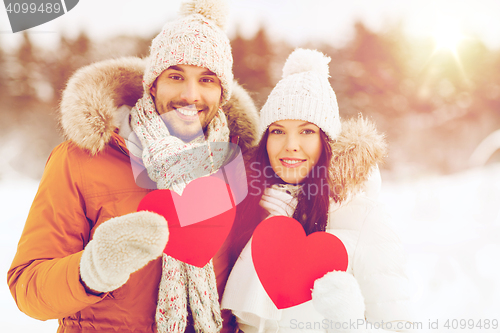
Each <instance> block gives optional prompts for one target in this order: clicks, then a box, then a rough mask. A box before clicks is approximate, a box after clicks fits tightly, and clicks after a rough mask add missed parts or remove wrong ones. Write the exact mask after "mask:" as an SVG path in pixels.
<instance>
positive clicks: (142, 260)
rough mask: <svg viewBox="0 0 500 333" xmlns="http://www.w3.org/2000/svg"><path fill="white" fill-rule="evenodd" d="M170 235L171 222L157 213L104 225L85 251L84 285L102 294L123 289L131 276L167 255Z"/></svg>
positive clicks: (130, 216) (82, 264)
mask: <svg viewBox="0 0 500 333" xmlns="http://www.w3.org/2000/svg"><path fill="white" fill-rule="evenodd" d="M168 235H169V232H168V225H167V221H166V220H165V218H164V217H163V216H161V215H158V214H156V213H151V212H146V211H141V212H135V213H131V214H127V215H123V216H118V217H114V218H112V219H110V220H108V221H106V222H104V223H103V224H102V225H100V226H99V227H98V228H97V229H96V231H95V233H94V238H93V239H92V240H91V241H90V242H89V243H88V244H87V246H86V247H85V249H84V250H83V255H82V258H81V260H80V277H81V279H82V281H83V282H84V283H85V284H86V285H87V287H89V288H90V289H92V290H94V291H98V292H108V291H112V290H115V289H117V288H119V287H121V286H122V285H124V284H125V282H127V280H128V278H129V276H130V274H132V273H133V272H135V271H137V270H139V269H140V268H142V267H144V266H145V265H146V264H147V263H148V262H149V261H151V260H153V259H156V258H158V257H159V256H160V255H161V254H162V253H163V250H164V249H165V246H166V245H167V241H168Z"/></svg>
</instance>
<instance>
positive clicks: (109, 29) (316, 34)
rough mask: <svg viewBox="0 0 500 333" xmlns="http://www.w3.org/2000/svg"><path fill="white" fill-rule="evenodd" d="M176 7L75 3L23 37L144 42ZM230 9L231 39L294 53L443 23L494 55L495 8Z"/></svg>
mask: <svg viewBox="0 0 500 333" xmlns="http://www.w3.org/2000/svg"><path fill="white" fill-rule="evenodd" d="M180 3H181V0H140V1H139V0H80V2H79V3H78V5H77V6H76V7H75V8H74V9H73V10H71V11H70V12H68V13H67V14H66V15H64V16H62V17H59V18H57V19H55V20H53V21H51V22H48V23H45V24H43V25H40V26H38V27H35V28H32V29H30V30H29V32H30V34H31V35H32V37H33V40H34V41H35V42H36V43H38V44H40V45H46V46H49V47H50V46H51V45H56V44H57V41H58V40H59V36H60V34H61V33H65V34H67V35H68V36H74V35H76V33H77V32H78V31H80V30H81V29H85V30H86V31H87V32H88V33H89V34H90V36H91V37H93V38H107V37H111V36H114V35H117V34H123V33H128V34H139V35H142V36H150V35H152V34H155V33H157V32H158V31H159V30H160V28H161V27H162V25H163V24H164V23H165V22H166V21H168V20H171V19H173V18H175V17H176V16H177V11H178V8H179V4H180ZM0 6H1V5H0ZM230 9H231V15H230V17H229V24H228V29H227V30H228V33H229V34H230V35H232V34H234V31H235V29H236V27H237V26H239V29H240V31H241V32H242V33H243V34H244V35H247V36H251V35H252V34H253V33H254V32H255V31H256V29H257V27H258V25H259V24H265V25H266V27H268V28H269V30H270V31H271V33H272V35H273V36H275V37H277V38H283V39H286V40H288V41H289V42H291V43H293V44H295V45H299V44H301V43H303V42H304V41H307V40H325V41H329V42H330V43H333V44H334V45H336V46H342V44H343V43H344V42H345V41H347V40H349V38H350V37H351V36H352V27H353V23H354V22H355V21H356V20H362V21H363V22H365V23H366V24H367V25H368V26H369V27H370V28H372V29H374V30H376V31H381V30H382V29H383V28H384V27H386V26H387V25H388V24H396V23H398V22H401V23H402V24H403V27H404V28H405V31H406V32H408V33H409V34H411V35H414V36H419V37H425V36H431V35H432V34H433V33H434V31H435V30H436V29H437V27H439V25H442V24H443V23H444V24H445V25H447V26H451V29H453V30H460V31H461V32H463V33H472V34H476V35H478V36H479V37H480V38H481V39H482V40H483V41H484V42H485V43H486V44H487V46H489V47H491V48H497V49H500V0H348V1H346V0H230ZM449 22H452V23H449ZM19 36H20V33H17V34H13V33H12V32H11V28H10V25H9V21H8V17H7V13H6V11H5V8H0V45H3V46H6V47H14V46H16V45H17V43H18V41H19Z"/></svg>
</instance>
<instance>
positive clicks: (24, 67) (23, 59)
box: [11, 31, 37, 102]
mask: <svg viewBox="0 0 500 333" xmlns="http://www.w3.org/2000/svg"><path fill="white" fill-rule="evenodd" d="M15 58H16V61H17V63H18V65H19V66H18V67H17V68H16V70H15V71H14V73H13V75H14V78H13V87H15V89H12V91H11V94H12V95H13V96H15V97H16V98H18V99H20V100H21V101H23V102H30V101H32V100H34V99H36V91H35V88H34V78H35V77H36V71H37V66H36V57H35V47H34V46H33V43H32V42H31V39H30V37H29V35H28V33H27V32H26V31H23V40H22V42H21V45H20V46H19V49H18V50H17V52H16V54H15Z"/></svg>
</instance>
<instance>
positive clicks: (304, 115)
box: [260, 49, 341, 140]
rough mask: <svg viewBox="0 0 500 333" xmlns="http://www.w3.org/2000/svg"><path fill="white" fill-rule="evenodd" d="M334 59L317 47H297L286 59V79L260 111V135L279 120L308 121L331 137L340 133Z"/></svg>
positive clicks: (278, 85)
mask: <svg viewBox="0 0 500 333" xmlns="http://www.w3.org/2000/svg"><path fill="white" fill-rule="evenodd" d="M330 60H331V59H330V58H329V57H326V56H325V55H324V54H323V53H321V52H318V51H315V50H305V49H296V50H295V51H293V52H292V53H291V54H290V56H288V59H287V60H286V62H285V66H284V67H283V79H281V81H280V82H278V84H277V85H276V87H274V89H273V91H272V92H271V94H270V95H269V97H268V98H267V101H266V103H265V104H264V106H263V107H262V110H261V111H260V135H261V136H262V135H263V134H264V132H265V131H266V130H267V128H268V127H269V125H271V124H272V123H274V122H275V121H279V120H286V119H292V120H304V121H308V122H311V123H313V124H315V125H316V126H318V127H319V128H321V129H322V130H323V132H325V134H326V135H328V137H329V138H330V139H332V140H333V139H335V138H336V137H337V135H338V134H339V133H340V129H341V126H340V117H339V106H338V104H337V98H336V96H335V93H334V92H333V89H332V87H331V85H330V82H328V77H329V74H328V71H329V70H328V63H329V62H330Z"/></svg>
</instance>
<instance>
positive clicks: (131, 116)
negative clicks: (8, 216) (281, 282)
mask: <svg viewBox="0 0 500 333" xmlns="http://www.w3.org/2000/svg"><path fill="white" fill-rule="evenodd" d="M182 14H183V16H182V17H181V18H180V19H178V20H176V21H174V22H170V23H167V24H166V25H165V26H164V28H163V30H162V31H161V33H160V34H159V35H158V36H157V37H156V38H155V39H154V40H153V43H152V46H151V54H150V57H149V58H148V59H147V60H146V61H144V60H141V59H137V58H124V59H116V60H108V61H104V62H101V63H97V64H94V65H91V66H88V67H86V68H83V69H81V70H79V71H78V72H77V73H75V75H74V76H73V77H72V78H71V79H70V81H69V82H68V86H67V88H66V90H65V91H64V94H63V99H62V103H61V125H62V128H63V131H64V133H65V135H66V137H67V138H68V140H67V141H65V142H63V143H62V144H60V145H59V146H58V147H56V148H55V149H54V151H53V152H52V154H51V156H50V157H49V160H48V162H47V164H46V168H45V171H44V175H43V177H42V179H41V182H40V187H39V190H38V193H37V195H36V197H35V199H34V201H33V205H32V207H31V210H30V213H29V216H28V219H27V221H26V225H25V228H24V231H23V234H22V236H21V240H20V242H19V246H18V250H17V254H16V256H15V258H14V261H13V263H12V266H11V268H10V270H9V272H8V283H9V287H10V290H11V293H12V295H13V297H14V299H15V301H16V303H17V305H18V307H19V308H20V310H21V311H23V312H24V313H26V314H28V315H29V316H31V317H33V318H37V319H40V320H47V319H54V318H58V319H59V330H58V332H156V331H158V332H184V331H186V332H187V331H194V330H196V331H198V332H202V331H203V332H217V331H219V330H220V328H221V319H220V310H219V307H218V301H217V291H218V293H219V294H220V293H222V290H223V288H224V284H225V280H226V279H227V274H228V270H229V269H230V268H229V267H228V265H227V263H226V261H225V256H224V250H223V249H221V250H219V253H217V254H216V255H215V257H214V259H213V266H212V263H211V262H210V263H209V264H207V266H205V267H203V268H196V267H192V266H189V265H186V264H184V263H182V262H179V261H177V260H175V259H173V258H170V257H168V256H166V255H163V257H160V256H162V251H163V249H164V248H165V246H166V244H167V241H168V237H169V232H168V227H167V222H166V221H165V218H164V217H163V216H160V215H157V214H155V213H152V212H136V210H137V207H138V205H139V203H140V202H141V200H142V199H143V198H144V197H145V196H146V194H148V193H149V192H150V191H151V189H152V188H159V189H172V190H174V191H177V192H178V193H180V192H181V191H182V190H183V189H184V188H185V187H186V186H187V184H189V182H190V181H192V180H193V179H195V178H196V177H198V176H200V175H202V176H203V175H207V174H213V173H214V172H216V171H217V170H218V169H219V168H220V167H221V166H222V162H221V161H222V158H218V157H217V156H219V155H220V156H222V155H224V154H218V153H221V152H220V151H216V150H217V149H214V148H213V147H212V145H209V144H207V142H209V143H214V142H215V143H216V142H229V141H231V142H235V141H236V140H235V138H239V145H240V147H241V148H242V149H243V150H245V149H247V148H249V147H250V146H251V145H252V143H253V141H254V139H255V123H256V118H257V113H256V110H255V107H254V105H253V103H252V101H251V99H250V97H249V96H248V95H247V94H246V92H245V91H244V90H243V89H242V88H241V87H239V86H238V85H236V84H234V83H233V75H232V55H231V49H230V45H229V40H228V38H227V36H226V35H225V34H224V32H223V31H222V29H221V27H220V26H221V22H220V21H222V19H223V18H224V14H221V11H220V3H219V2H218V1H208V0H204V1H193V2H191V3H186V4H184V5H183V8H182ZM141 82H142V83H141ZM141 94H142V97H141ZM139 97H141V98H140V99H138V98H139ZM126 105H135V106H134V107H133V108H130V107H127V106H126ZM221 107H222V109H221ZM200 149H201V151H202V152H204V153H203V154H199V152H200ZM207 152H208V153H209V154H206V153H207ZM222 153H224V152H222ZM193 159H194V160H195V163H193ZM131 161H134V163H132V164H131ZM133 164H135V165H140V166H141V167H142V168H143V169H142V170H146V171H147V175H148V177H145V178H147V179H144V176H145V173H144V172H143V173H142V174H141V173H140V172H136V171H137V170H136V169H133V167H132V165H133ZM193 164H194V165H193ZM200 167H201V168H202V169H203V170H204V171H205V173H204V174H200ZM139 169H140V168H139ZM139 171H140V170H139ZM202 173H203V172H202ZM148 183H149V185H150V184H151V183H153V184H155V183H156V184H155V185H156V186H149V185H147V186H145V185H144V184H148ZM138 184H139V185H140V186H138ZM207 195H209V194H208V193H207ZM193 207H196V203H193ZM223 247H224V246H223ZM214 273H215V275H214ZM214 276H215V278H216V280H217V286H215V279H214ZM217 289H218V290H217ZM197 297H198V298H197Z"/></svg>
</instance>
